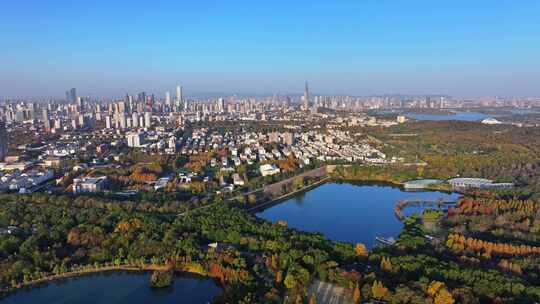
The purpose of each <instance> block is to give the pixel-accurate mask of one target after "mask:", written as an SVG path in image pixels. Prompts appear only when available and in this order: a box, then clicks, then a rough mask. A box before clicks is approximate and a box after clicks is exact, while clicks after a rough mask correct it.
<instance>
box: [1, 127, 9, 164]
mask: <svg viewBox="0 0 540 304" xmlns="http://www.w3.org/2000/svg"><path fill="white" fill-rule="evenodd" d="M7 154H8V139H7V133H6V126H5V125H4V122H2V121H0V162H3V161H4V158H5V157H6V156H7Z"/></svg>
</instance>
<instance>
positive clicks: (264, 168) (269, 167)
mask: <svg viewBox="0 0 540 304" xmlns="http://www.w3.org/2000/svg"><path fill="white" fill-rule="evenodd" d="M259 170H260V171H261V175H262V176H269V175H276V174H279V172H281V171H280V170H279V168H278V167H277V166H276V165H274V164H264V165H261V166H260V167H259Z"/></svg>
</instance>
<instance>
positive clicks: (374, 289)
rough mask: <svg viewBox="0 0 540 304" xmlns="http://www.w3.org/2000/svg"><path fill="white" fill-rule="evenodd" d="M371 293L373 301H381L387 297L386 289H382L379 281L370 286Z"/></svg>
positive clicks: (382, 286)
mask: <svg viewBox="0 0 540 304" xmlns="http://www.w3.org/2000/svg"><path fill="white" fill-rule="evenodd" d="M371 293H372V294H373V297H374V298H375V299H377V300H383V299H384V298H386V297H387V296H388V288H386V287H384V285H383V283H382V282H381V281H377V280H375V281H373V285H372V286H371Z"/></svg>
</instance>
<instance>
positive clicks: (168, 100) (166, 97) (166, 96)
mask: <svg viewBox="0 0 540 304" xmlns="http://www.w3.org/2000/svg"><path fill="white" fill-rule="evenodd" d="M165 104H166V105H168V106H169V107H170V106H171V93H169V92H168V91H167V92H165Z"/></svg>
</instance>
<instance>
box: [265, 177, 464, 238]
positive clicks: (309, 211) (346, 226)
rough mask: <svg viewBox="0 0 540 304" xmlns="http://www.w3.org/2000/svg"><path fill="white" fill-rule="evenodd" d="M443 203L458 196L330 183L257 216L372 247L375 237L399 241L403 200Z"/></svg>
mask: <svg viewBox="0 0 540 304" xmlns="http://www.w3.org/2000/svg"><path fill="white" fill-rule="evenodd" d="M415 198H417V199H434V200H436V199H441V198H442V199H443V200H445V201H455V200H457V199H458V198H459V194H457V193H445V192H438V191H414V192H407V191H404V190H402V189H401V188H399V187H395V186H390V185H386V184H352V183H328V184H324V185H322V186H320V187H317V188H315V189H313V190H310V191H308V192H305V193H301V194H299V195H297V196H295V197H293V198H290V199H288V200H286V201H283V202H281V203H279V204H276V205H275V206H272V207H269V208H268V209H266V210H263V211H261V212H259V213H257V216H258V217H260V218H264V219H266V220H270V221H272V222H276V221H278V220H285V221H287V223H288V225H289V227H291V228H296V229H299V230H304V231H309V232H320V233H322V234H324V235H325V236H326V237H328V238H330V239H332V240H335V241H344V242H350V243H352V244H355V243H357V242H362V243H364V244H366V246H368V247H370V248H371V247H373V245H374V244H375V242H376V241H375V237H377V236H382V237H397V236H398V235H399V232H400V231H401V229H402V228H403V224H402V223H401V222H400V221H399V220H398V219H397V218H396V217H395V215H394V206H395V204H396V202H397V201H399V200H401V199H415Z"/></svg>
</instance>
